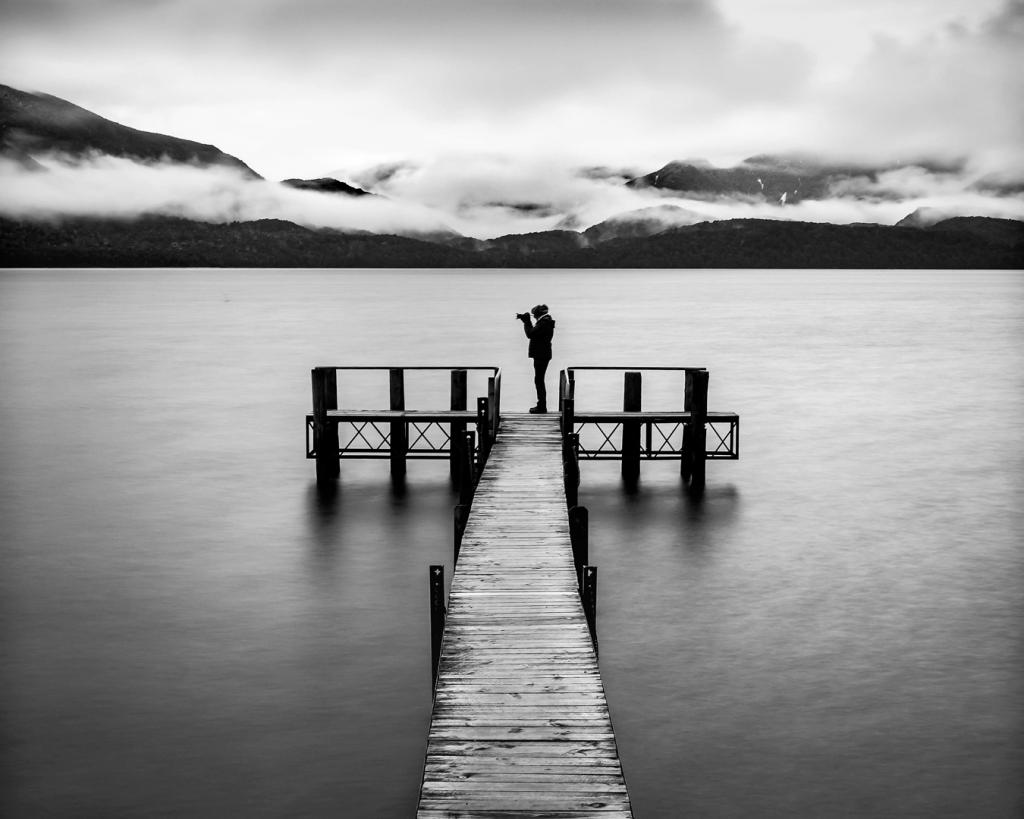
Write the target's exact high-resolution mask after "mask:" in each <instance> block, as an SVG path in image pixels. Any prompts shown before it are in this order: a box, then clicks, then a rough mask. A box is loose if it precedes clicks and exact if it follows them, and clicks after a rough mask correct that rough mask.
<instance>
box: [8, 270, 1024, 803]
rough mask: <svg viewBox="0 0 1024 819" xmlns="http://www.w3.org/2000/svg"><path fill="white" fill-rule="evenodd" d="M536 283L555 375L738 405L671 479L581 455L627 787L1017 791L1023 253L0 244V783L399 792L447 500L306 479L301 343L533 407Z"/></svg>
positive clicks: (425, 382) (613, 399)
mask: <svg viewBox="0 0 1024 819" xmlns="http://www.w3.org/2000/svg"><path fill="white" fill-rule="evenodd" d="M540 301H543V302H546V303H547V304H548V305H550V307H551V312H552V314H553V315H554V316H555V318H556V320H557V322H558V326H557V331H556V336H555V355H556V358H555V360H554V362H553V363H552V368H551V371H550V372H549V375H548V385H549V389H555V388H556V387H557V370H558V368H559V367H564V366H566V365H587V364H603V365H609V366H618V365H621V366H632V367H635V366H641V365H688V366H704V367H707V368H708V369H709V370H710V371H711V386H710V405H711V409H713V410H726V411H736V412H738V413H740V415H741V417H742V422H741V423H742V427H741V429H742V432H741V453H742V456H741V460H739V461H737V462H720V463H711V464H710V465H709V468H708V490H707V493H706V495H705V498H704V500H703V501H702V502H701V503H699V504H694V503H692V502H690V501H689V500H688V499H687V498H686V496H685V494H684V493H683V492H682V491H681V487H680V483H679V478H678V474H677V466H676V465H674V464H671V463H656V464H646V463H645V464H644V466H643V476H642V479H641V482H640V486H639V489H638V491H637V492H636V493H633V494H631V493H627V492H625V491H624V490H623V488H622V486H621V482H620V480H619V477H618V471H617V464H612V463H584V464H583V475H582V485H581V503H583V504H586V505H587V506H588V507H589V508H590V519H591V535H590V539H591V547H590V548H591V559H592V562H593V563H595V564H597V565H598V567H599V572H600V588H599V599H598V629H599V635H600V642H601V667H602V672H603V677H604V681H605V687H606V689H607V693H608V698H609V703H610V707H611V711H612V719H613V723H614V726H615V729H616V735H617V738H618V743H619V749H620V753H621V757H622V762H623V766H624V770H625V774H626V778H627V782H628V784H629V787H630V792H631V796H632V799H633V804H634V807H635V811H636V815H637V817H639V818H640V819H651V818H652V817H674V816H681V815H688V816H696V817H734V816H766V817H776V816H777V817H791V816H797V817H804V816H806V817H829V816H864V817H891V816H921V817H960V816H971V817H974V816H986V817H1002V816H1007V817H1008V816H1016V815H1019V813H1020V811H1021V809H1022V807H1024V802H1022V785H1021V783H1022V772H1024V737H1022V734H1024V674H1022V668H1024V652H1022V633H1024V628H1022V627H1024V595H1022V592H1021V589H1022V588H1024V583H1022V581H1024V554H1022V549H1021V535H1022V532H1024V519H1022V518H1024V514H1022V511H1021V510H1022V504H1021V502H1020V498H1021V492H1022V489H1024V447H1022V437H1024V429H1022V424H1021V421H1020V419H1021V418H1022V417H1024V343H1022V342H1024V277H1022V274H1020V273H1015V272H994V273H993V272H928V271H912V272H907V271H870V272H857V271H797V272H788V271H631V270H625V271H600V272H598V271H516V270H507V271H388V270H381V271H330V270H316V271H304V270H297V271H290V270H274V271H270V270H266V271H264V270H123V271H107V270H81V271H46V270H40V271H11V270H7V271H0V542H2V545H0V549H2V550H0V639H2V647H0V652H2V654H0V686H2V687H0V709H2V710H0V718H2V721H0V731H2V745H0V755H2V759H3V763H2V765H0V771H2V773H0V777H2V779H0V790H2V794H3V796H2V802H0V813H2V814H3V815H4V816H10V817H37V816H54V817H83V816H85V817H121V816H124V817H128V816H132V817H134V816H157V817H159V816H168V817H171V816H175V817H178V816H195V817H223V816H247V817H298V816H302V817H320V816H324V817H326V816H352V817H405V816H411V815H412V814H413V812H414V807H415V803H416V798H417V792H418V787H419V777H420V773H421V766H422V761H423V753H424V749H425V739H426V732H427V727H428V724H429V717H430V691H429V661H430V658H429V629H428V618H427V613H428V609H427V566H428V565H429V564H430V563H439V562H444V563H446V564H447V565H448V567H449V571H450V568H451V507H452V505H453V504H454V503H455V502H456V498H455V496H454V495H453V493H452V491H451V488H450V486H449V483H448V480H447V465H446V464H444V463H436V462H421V461H416V462H411V463H410V468H409V477H408V480H407V482H406V486H405V489H404V491H396V490H394V489H393V488H392V486H391V482H390V480H389V478H388V474H387V466H386V463H384V462H346V463H344V464H343V475H342V480H341V484H340V487H341V488H340V491H339V493H338V494H337V495H336V496H335V497H334V498H333V499H323V498H320V497H319V496H318V495H317V493H316V491H315V487H314V480H313V479H314V470H313V465H312V462H309V461H307V460H305V458H304V432H303V425H304V423H303V418H304V415H305V413H306V412H307V411H308V409H309V406H310V397H309V370H310V367H312V366H314V365H320V364H328V365H343V364H379V365H382V366H388V365H391V366H396V365H415V364H441V365H449V364H452V365H462V366H465V365H496V366H501V367H502V368H503V387H504V393H503V408H504V409H506V410H522V409H525V408H526V407H527V406H528V405H529V403H530V399H531V397H532V396H531V388H532V384H531V379H532V371H531V370H530V367H529V362H528V361H527V359H526V357H525V354H526V339H525V338H524V337H523V334H522V330H521V327H520V325H519V323H518V322H517V321H515V319H514V314H515V313H516V312H520V311H523V310H526V309H527V308H529V307H530V306H532V305H533V304H535V303H537V302H540ZM619 378H620V376H615V377H614V378H612V377H603V376H600V375H597V374H588V373H581V374H580V375H579V376H578V379H579V380H578V382H577V398H578V401H577V403H578V405H579V406H581V407H582V406H584V405H587V406H593V407H595V408H613V407H615V406H616V403H617V402H620V401H621V381H619V380H617V379H619ZM471 386H475V385H471ZM386 388H387V387H386V375H384V376H381V377H380V379H379V382H377V383H373V382H372V381H371V379H370V377H369V376H362V377H360V378H353V379H351V380H346V379H345V378H343V379H342V381H341V394H342V400H341V404H342V406H353V407H358V406H361V405H366V404H368V405H376V406H383V405H384V402H385V400H386V397H385V396H386ZM446 389H447V376H446V375H445V374H443V373H442V374H440V376H439V377H438V378H437V379H436V380H434V381H431V380H430V379H429V378H428V377H425V376H424V377H419V376H417V377H412V376H410V381H409V384H408V385H407V395H408V403H409V406H431V405H435V406H436V405H439V404H441V405H443V404H444V402H445V401H446ZM471 392H473V393H474V394H477V393H478V392H479V390H478V389H471ZM680 392H681V385H680V384H679V383H677V382H676V381H673V380H672V378H671V377H668V376H658V375H656V374H653V373H652V374H646V375H645V380H644V403H645V406H646V407H649V408H652V409H657V408H675V407H677V406H678V402H679V401H680V397H679V395H680Z"/></svg>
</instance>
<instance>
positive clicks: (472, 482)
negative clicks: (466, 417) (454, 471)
mask: <svg viewBox="0 0 1024 819" xmlns="http://www.w3.org/2000/svg"><path fill="white" fill-rule="evenodd" d="M475 449H476V433H475V432H467V433H466V434H465V435H463V436H462V469H461V470H460V473H459V503H461V504H464V505H465V506H467V507H468V506H469V505H470V504H471V503H473V489H474V488H475V486H476V469H475V468H474V464H473V453H474V450H475Z"/></svg>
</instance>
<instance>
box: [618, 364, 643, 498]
mask: <svg viewBox="0 0 1024 819" xmlns="http://www.w3.org/2000/svg"><path fill="white" fill-rule="evenodd" d="M640 409H641V400H640V373H638V372H627V373H625V375H624V378H623V390H622V410H623V412H640ZM640 426H641V423H640V421H623V422H622V479H623V480H624V481H625V482H626V483H627V484H634V483H636V482H637V480H639V478H640Z"/></svg>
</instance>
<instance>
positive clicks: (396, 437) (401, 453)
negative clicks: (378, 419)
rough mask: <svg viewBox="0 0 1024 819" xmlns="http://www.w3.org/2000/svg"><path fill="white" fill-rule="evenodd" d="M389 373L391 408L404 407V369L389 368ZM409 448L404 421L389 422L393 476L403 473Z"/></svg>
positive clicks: (401, 408) (399, 475)
mask: <svg viewBox="0 0 1024 819" xmlns="http://www.w3.org/2000/svg"><path fill="white" fill-rule="evenodd" d="M390 373H391V409H392V410H404V409H405V371H404V370H402V369H394V370H390ZM408 449H409V433H408V429H407V427H406V422H405V421H392V422H391V474H392V475H393V476H395V477H402V476H404V475H405V458H406V453H407V451H408Z"/></svg>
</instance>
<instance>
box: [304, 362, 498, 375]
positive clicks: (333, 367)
mask: <svg viewBox="0 0 1024 819" xmlns="http://www.w3.org/2000/svg"><path fill="white" fill-rule="evenodd" d="M314 369H318V370H381V371H383V370H446V371H447V370H487V371H489V372H492V373H495V374H497V373H499V372H501V367H486V366H474V367H460V366H455V365H453V366H450V367H449V366H442V365H435V364H430V365H420V366H414V367H410V366H397V367H389V366H386V365H380V366H376V365H375V366H364V365H353V366H347V365H341V366H339V365H332V364H322V365H320V366H318V367H315V368H314Z"/></svg>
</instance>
